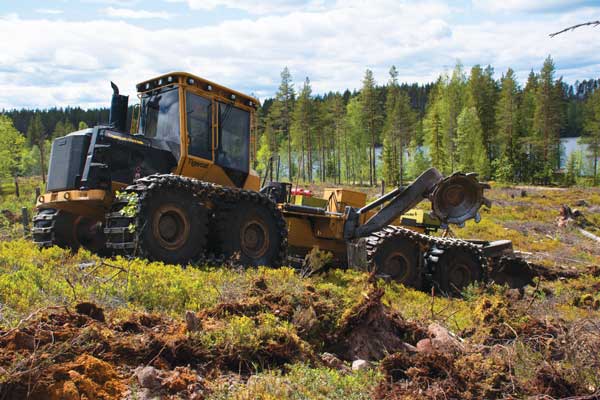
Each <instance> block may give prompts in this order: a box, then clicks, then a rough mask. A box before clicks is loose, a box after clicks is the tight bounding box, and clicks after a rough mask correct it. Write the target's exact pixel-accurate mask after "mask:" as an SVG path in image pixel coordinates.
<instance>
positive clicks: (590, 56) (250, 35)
mask: <svg viewBox="0 0 600 400" xmlns="http://www.w3.org/2000/svg"><path fill="white" fill-rule="evenodd" d="M597 19H600V0H594V1H589V0H570V1H566V0H529V1H524V0H500V1H497V0H459V1H449V2H444V1H439V0H422V1H408V0H368V1H367V0H304V1H303V0H272V1H256V0H79V1H74V0H52V1H48V0H45V1H38V0H18V1H15V0H0V109H12V108H21V107H26V108H48V107H64V106H81V107H83V108H90V107H105V106H106V107H108V106H109V104H110V96H111V93H112V91H111V88H110V81H111V80H112V81H114V82H115V83H116V84H117V85H119V87H120V88H121V92H122V93H125V94H129V95H131V97H135V84H136V83H137V82H140V81H143V80H146V79H148V78H151V77H153V76H156V75H161V74H164V73H167V72H170V71H187V72H191V73H193V74H195V75H199V76H202V77H204V78H207V79H210V80H212V81H215V82H217V83H220V84H223V85H226V86H229V87H231V88H233V89H236V90H239V91H241V92H244V93H248V94H253V95H255V96H257V97H259V98H260V99H265V98H268V97H272V96H273V95H274V94H275V92H276V91H277V87H278V85H279V81H280V72H281V70H282V69H283V67H284V66H287V67H288V68H289V69H290V72H291V74H292V77H293V80H294V82H295V88H297V89H299V88H301V86H302V82H303V81H304V79H305V77H309V78H310V80H311V83H312V88H313V93H325V92H328V91H343V90H345V89H346V88H349V89H355V88H360V86H361V80H362V78H363V76H364V73H365V70H366V69H367V68H369V69H371V70H372V71H373V72H374V75H375V79H376V80H377V82H378V83H379V84H385V83H386V82H387V81H388V79H389V75H388V71H389V68H390V67H391V66H392V65H395V66H396V67H397V69H398V71H399V80H400V81H401V82H419V83H426V82H431V81H434V80H435V79H436V78H437V77H438V76H439V75H440V74H441V73H444V72H448V71H451V70H452V68H453V66H454V65H455V64H456V62H457V61H460V62H461V63H462V64H463V65H464V67H465V68H466V69H469V68H471V66H473V65H475V64H480V65H484V66H485V65H488V64H491V65H492V66H493V67H494V68H495V74H496V77H497V78H500V77H501V76H502V73H504V72H505V71H506V69H507V68H508V67H512V68H513V69H514V70H515V71H516V73H517V76H518V77H519V78H520V80H521V83H523V84H524V81H525V79H526V77H527V74H528V73H529V71H530V70H531V69H534V70H536V71H538V70H539V69H540V68H541V66H542V63H543V61H544V59H545V58H546V57H547V56H548V55H552V57H553V59H554V62H555V64H556V67H557V77H558V76H563V77H564V80H565V81H566V82H568V83H574V82H575V81H576V80H583V79H589V78H600V27H596V28H593V27H584V28H581V29H578V30H576V31H573V32H568V33H565V34H562V35H559V36H557V37H555V38H550V37H549V36H548V34H549V33H552V32H555V31H558V30H560V29H562V28H564V27H567V26H570V25H573V24H576V23H580V22H585V21H589V20H597Z"/></svg>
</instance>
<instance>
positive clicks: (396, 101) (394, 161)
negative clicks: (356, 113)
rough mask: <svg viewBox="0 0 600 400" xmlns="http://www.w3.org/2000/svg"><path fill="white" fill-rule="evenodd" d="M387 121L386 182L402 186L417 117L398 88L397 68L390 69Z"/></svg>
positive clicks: (384, 143)
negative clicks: (408, 149) (406, 157)
mask: <svg viewBox="0 0 600 400" xmlns="http://www.w3.org/2000/svg"><path fill="white" fill-rule="evenodd" d="M385 110H386V119H385V124H384V130H383V136H384V137H383V167H384V173H385V180H386V181H387V182H388V183H390V184H393V185H402V183H403V178H404V175H405V173H406V171H405V163H404V161H405V160H404V159H405V153H406V149H407V147H408V145H409V143H410V140H411V137H412V136H413V135H414V134H413V132H414V128H415V115H414V111H413V110H412V108H411V106H410V99H409V98H408V95H407V94H406V93H405V92H404V91H401V90H400V87H399V86H398V72H397V70H396V67H392V68H391V69H390V82H389V84H388V89H387V99H386V106H385Z"/></svg>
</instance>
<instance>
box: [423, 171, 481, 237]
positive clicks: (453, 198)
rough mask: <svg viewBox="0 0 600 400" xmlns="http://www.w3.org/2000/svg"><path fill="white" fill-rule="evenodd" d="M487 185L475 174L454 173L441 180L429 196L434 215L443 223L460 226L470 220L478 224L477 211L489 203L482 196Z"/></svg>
mask: <svg viewBox="0 0 600 400" xmlns="http://www.w3.org/2000/svg"><path fill="white" fill-rule="evenodd" d="M489 187H490V186H489V185H488V184H486V183H481V182H479V181H478V180H477V174H463V173H461V172H457V173H454V174H452V175H450V176H449V177H447V178H445V179H444V180H442V181H441V182H440V183H439V184H438V185H437V186H436V188H435V189H434V191H433V192H432V193H431V195H430V196H429V199H430V200H431V205H432V209H433V212H434V214H435V215H436V216H437V217H438V218H439V219H440V220H441V221H442V222H444V223H449V224H456V225H462V224H463V223H465V222H466V221H468V220H470V219H475V220H476V221H477V222H479V218H480V217H479V209H480V208H481V206H482V205H485V206H487V207H490V206H491V203H490V201H489V200H488V199H486V198H485V197H484V195H483V191H484V189H489Z"/></svg>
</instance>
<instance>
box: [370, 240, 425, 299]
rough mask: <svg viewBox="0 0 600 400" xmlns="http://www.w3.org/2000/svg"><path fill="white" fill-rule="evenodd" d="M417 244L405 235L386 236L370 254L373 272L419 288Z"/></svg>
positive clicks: (419, 269)
mask: <svg viewBox="0 0 600 400" xmlns="http://www.w3.org/2000/svg"><path fill="white" fill-rule="evenodd" d="M419 255H420V250H419V245H418V243H415V242H414V241H412V240H410V239H409V238H406V237H393V236H392V237H387V238H385V239H384V240H383V242H381V243H380V244H378V245H377V248H376V250H375V252H374V253H373V256H372V264H373V267H374V268H375V273H376V274H377V275H379V276H381V277H384V278H387V279H391V280H394V281H396V282H398V283H401V284H403V285H404V286H410V287H413V288H416V289H420V288H421V285H422V274H421V268H420V264H419Z"/></svg>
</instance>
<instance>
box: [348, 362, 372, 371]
mask: <svg viewBox="0 0 600 400" xmlns="http://www.w3.org/2000/svg"><path fill="white" fill-rule="evenodd" d="M370 366H371V364H370V363H369V362H368V361H366V360H354V361H352V371H360V370H363V369H367V368H369V367H370Z"/></svg>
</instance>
